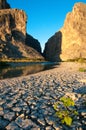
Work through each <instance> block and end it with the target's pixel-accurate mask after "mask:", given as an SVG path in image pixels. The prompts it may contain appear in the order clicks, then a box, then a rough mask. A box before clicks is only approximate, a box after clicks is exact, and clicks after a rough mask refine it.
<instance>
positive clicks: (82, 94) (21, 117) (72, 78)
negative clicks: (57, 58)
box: [0, 63, 86, 130]
mask: <svg viewBox="0 0 86 130" xmlns="http://www.w3.org/2000/svg"><path fill="white" fill-rule="evenodd" d="M81 66H82V65H81V64H78V63H61V65H60V66H56V67H55V68H54V69H51V70H47V71H43V72H40V73H37V74H32V75H29V76H25V77H18V78H12V79H5V80H0V130H4V129H6V130H86V106H83V105H82V103H83V102H84V101H86V72H79V71H78V69H79V68H80V67H81ZM66 94H68V95H70V96H71V95H72V96H71V98H72V99H73V100H74V101H75V103H76V107H77V110H78V112H79V113H80V116H79V117H78V118H77V120H75V121H74V122H73V124H72V126H71V127H67V126H65V125H62V124H61V123H60V120H59V119H58V118H57V117H56V116H55V111H54V109H53V104H54V103H55V102H57V101H58V100H59V98H60V97H62V96H64V95H66Z"/></svg>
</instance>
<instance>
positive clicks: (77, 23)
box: [45, 3, 86, 61]
mask: <svg viewBox="0 0 86 130" xmlns="http://www.w3.org/2000/svg"><path fill="white" fill-rule="evenodd" d="M60 33H61V40H60V42H61V43H59V41H58V39H57V37H58V35H59V33H57V35H56V34H55V35H54V36H53V39H54V40H55V39H56V41H55V42H54V40H52V39H51V38H50V40H48V42H47V43H46V45H45V53H46V58H47V59H50V57H51V56H50V55H49V53H53V54H52V55H53V56H52V57H51V59H52V60H53V59H54V57H55V56H57V55H58V53H56V51H53V48H55V50H57V51H58V47H57V45H59V44H61V48H60V49H61V53H60V54H59V57H60V59H61V60H63V61H66V60H69V59H76V58H86V46H85V43H86V4H84V3H76V4H75V5H74V7H73V10H72V12H70V13H68V14H67V16H66V19H65V22H64V26H63V27H62V28H61V30H60ZM53 42H54V43H53ZM47 45H48V48H49V49H48V48H47V47H46V46H47ZM52 46H53V48H52ZM48 51H50V52H48ZM57 60H58V59H57V58H56V59H55V60H54V61H57Z"/></svg>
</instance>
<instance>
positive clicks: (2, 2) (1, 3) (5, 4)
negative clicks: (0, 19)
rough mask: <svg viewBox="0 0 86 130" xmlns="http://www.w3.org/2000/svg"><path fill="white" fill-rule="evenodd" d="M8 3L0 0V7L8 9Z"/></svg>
mask: <svg viewBox="0 0 86 130" xmlns="http://www.w3.org/2000/svg"><path fill="white" fill-rule="evenodd" d="M9 8H10V5H9V4H8V3H7V1H6V0H0V9H9Z"/></svg>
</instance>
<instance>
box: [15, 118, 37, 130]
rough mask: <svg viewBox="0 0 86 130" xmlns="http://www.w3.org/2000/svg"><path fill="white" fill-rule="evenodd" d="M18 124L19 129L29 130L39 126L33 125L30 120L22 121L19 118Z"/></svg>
mask: <svg viewBox="0 0 86 130" xmlns="http://www.w3.org/2000/svg"><path fill="white" fill-rule="evenodd" d="M16 123H17V124H18V126H19V127H21V128H23V129H25V130H28V129H31V128H34V127H36V126H37V125H36V124H35V123H33V122H32V121H31V120H30V119H25V120H24V119H21V118H17V119H16Z"/></svg>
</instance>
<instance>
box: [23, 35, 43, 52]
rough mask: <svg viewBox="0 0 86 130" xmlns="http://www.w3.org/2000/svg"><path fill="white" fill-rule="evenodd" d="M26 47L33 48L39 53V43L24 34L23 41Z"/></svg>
mask: <svg viewBox="0 0 86 130" xmlns="http://www.w3.org/2000/svg"><path fill="white" fill-rule="evenodd" d="M25 43H26V45H28V46H30V47H32V48H34V49H35V50H37V51H38V52H39V53H41V45H40V42H39V41H38V40H37V39H35V38H33V37H32V36H31V35H29V34H26V40H25Z"/></svg>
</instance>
